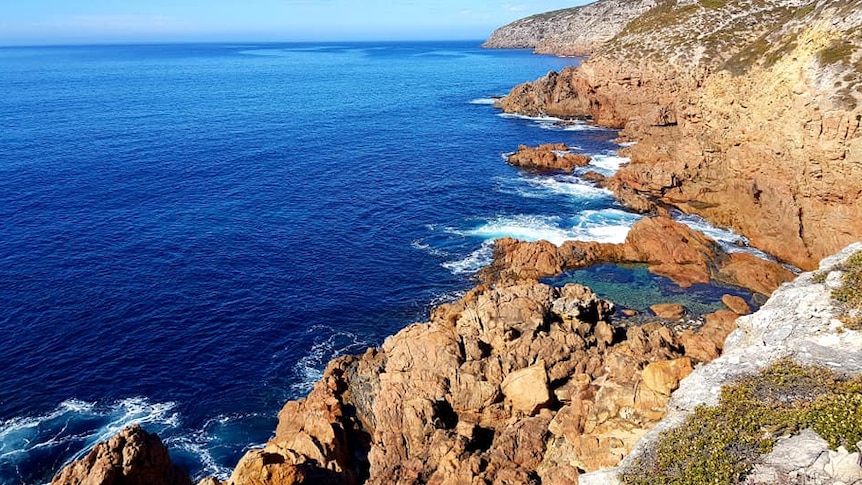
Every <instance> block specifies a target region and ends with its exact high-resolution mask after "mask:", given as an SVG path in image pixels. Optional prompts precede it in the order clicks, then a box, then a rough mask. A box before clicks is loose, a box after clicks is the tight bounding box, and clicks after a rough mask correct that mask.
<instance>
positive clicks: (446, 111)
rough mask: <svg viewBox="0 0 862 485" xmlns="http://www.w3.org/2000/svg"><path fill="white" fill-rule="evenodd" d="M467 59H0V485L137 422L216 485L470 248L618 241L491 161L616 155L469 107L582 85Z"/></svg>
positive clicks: (209, 48) (409, 316) (574, 196)
mask: <svg viewBox="0 0 862 485" xmlns="http://www.w3.org/2000/svg"><path fill="white" fill-rule="evenodd" d="M477 44H478V42H476V43H464V42H460V43H440V42H437V43H397V44H339V45H335V44H327V45H320V44H316V45H300V44H286V45H215V44H210V45H157V46H95V47H42V48H7V49H0V92H2V93H3V95H2V96H0V120H2V121H0V126H2V129H0V221H2V223H0V331H2V338H0V483H4V484H12V483H16V484H17V483H41V482H44V481H47V480H48V479H49V478H50V476H51V475H52V474H53V473H54V472H55V471H56V470H57V469H59V468H60V467H61V466H62V465H63V464H64V463H66V462H68V461H69V460H70V459H72V458H74V457H76V456H81V454H82V453H83V452H84V450H86V449H87V448H88V447H89V446H92V444H94V443H95V442H96V441H98V440H100V439H104V438H106V437H107V436H109V435H110V434H112V433H113V432H115V431H116V430H117V429H119V428H120V427H122V426H123V425H124V424H126V423H129V422H131V421H140V422H143V423H145V425H146V426H147V427H148V428H149V429H151V430H154V431H158V432H160V434H161V435H162V437H163V439H164V440H165V441H166V442H167V444H168V445H169V446H170V447H171V449H172V453H173V455H174V457H175V458H176V460H177V461H179V462H180V463H181V464H183V465H184V466H186V467H188V468H189V469H190V470H191V472H192V474H193V475H194V476H195V477H198V478H200V477H201V476H204V475H207V474H213V473H216V474H220V475H221V476H222V477H224V474H225V473H226V470H228V469H229V468H230V467H232V466H233V465H234V464H235V462H236V460H237V459H238V457H239V456H240V455H241V454H242V452H243V450H244V449H246V448H247V447H248V446H251V445H255V444H260V443H262V442H264V441H265V440H266V439H267V438H268V437H269V436H270V434H271V432H272V430H273V429H274V424H275V415H276V413H277V411H278V410H279V409H280V407H281V405H282V404H283V403H284V401H286V400H287V399H291V398H296V397H300V396H302V395H303V394H304V393H306V392H307V391H308V389H310V385H311V383H312V382H313V381H314V380H315V379H316V378H317V377H318V376H319V375H320V372H321V370H322V368H323V366H324V365H325V363H326V362H327V361H328V360H329V359H330V358H332V357H333V356H335V355H339V354H342V353H346V352H351V353H352V352H362V351H364V349H365V348H366V347H368V346H372V345H376V344H379V343H380V342H381V341H382V340H383V338H385V337H386V336H388V335H390V334H392V333H394V332H396V331H397V330H398V329H400V328H402V327H404V326H405V325H407V324H408V323H411V322H413V321H420V320H422V319H424V318H425V317H426V316H427V311H428V308H429V305H430V304H432V303H434V302H438V301H444V300H446V299H451V298H454V297H455V296H457V294H458V292H460V291H463V290H465V289H466V288H468V287H469V286H470V279H469V274H470V272H471V271H474V270H475V269H478V268H479V267H480V266H481V265H482V264H484V263H485V262H487V260H488V257H489V256H490V243H489V242H488V241H491V240H493V239H494V238H496V237H499V236H502V235H514V236H520V237H524V238H531V239H536V238H547V239H550V240H553V241H562V240H564V239H567V238H586V239H599V240H620V239H621V238H622V237H624V235H625V232H626V228H627V227H628V226H629V225H630V224H631V223H632V222H633V221H635V220H637V218H638V216H635V215H633V214H628V213H626V212H624V211H622V210H621V209H620V208H619V207H617V206H616V205H615V204H614V202H613V199H612V198H611V197H610V195H609V194H608V193H607V192H604V191H602V190H599V189H596V188H594V187H591V186H589V185H586V184H583V183H580V182H578V181H577V180H576V179H575V178H573V177H567V176H543V175H531V174H524V173H520V172H518V171H517V170H515V169H513V168H511V167H509V166H507V165H506V164H505V163H504V162H503V160H502V158H501V154H502V153H504V152H509V151H513V150H515V149H516V148H517V146H518V144H521V143H526V144H537V143H541V142H561V141H562V142H567V143H569V144H570V145H571V146H573V147H575V149H577V150H578V151H582V152H584V153H589V154H591V155H594V156H595V163H596V165H597V167H596V168H598V169H600V170H604V171H605V172H607V173H611V172H612V171H613V170H614V166H615V165H616V164H618V163H619V159H618V158H616V157H615V156H614V155H615V152H614V151H613V150H615V149H616V148H617V147H616V145H614V144H613V143H612V141H611V140H612V139H613V138H614V137H615V135H616V133H615V132H613V131H609V130H600V129H589V127H585V126H580V125H578V126H573V127H568V128H566V129H562V128H560V127H557V126H555V125H553V122H552V120H530V119H522V118H517V117H503V116H499V113H498V112H497V111H496V110H495V109H494V108H493V107H492V106H491V105H490V104H488V103H489V101H488V97H489V96H492V95H502V94H505V93H506V92H507V91H508V90H509V89H510V88H511V87H512V86H513V85H515V84H517V83H520V82H522V81H525V80H529V79H533V78H536V77H539V76H541V75H543V74H545V73H546V72H547V71H548V70H550V69H560V68H562V67H563V66H565V65H568V64H571V63H572V62H576V60H574V59H558V58H553V57H542V56H534V55H531V54H530V53H529V52H526V51H485V50H480V49H478V48H477V47H476V45H477Z"/></svg>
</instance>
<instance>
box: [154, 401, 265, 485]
mask: <svg viewBox="0 0 862 485" xmlns="http://www.w3.org/2000/svg"><path fill="white" fill-rule="evenodd" d="M254 417H256V415H255V414H247V415H224V414H222V415H218V416H216V417H214V418H210V419H208V420H206V422H205V423H204V424H203V426H202V427H201V428H200V429H198V430H196V431H194V432H191V433H186V434H183V435H180V436H173V437H170V438H168V439H166V440H165V445H166V446H168V447H169V448H171V449H177V450H182V451H184V452H186V453H188V454H189V455H193V456H196V457H197V458H198V460H200V464H201V465H202V468H201V469H200V470H199V471H198V472H197V473H196V475H195V477H192V478H193V480H194V481H198V480H201V479H203V478H205V477H210V476H213V477H216V478H218V479H219V480H222V481H227V480H228V478H230V474H231V472H232V469H231V468H230V467H229V466H225V465H221V464H219V463H218V461H217V460H216V458H215V457H214V456H213V454H212V452H211V450H212V449H214V448H217V447H218V446H219V445H220V444H221V443H224V439H223V438H221V434H222V433H220V431H222V428H223V427H224V426H226V425H228V424H231V423H235V422H236V421H238V420H243V419H246V418H254ZM254 446H257V445H247V446H246V447H245V449H244V450H243V451H246V450H247V449H250V448H252V447H254Z"/></svg>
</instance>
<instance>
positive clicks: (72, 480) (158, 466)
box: [51, 424, 192, 485]
mask: <svg viewBox="0 0 862 485" xmlns="http://www.w3.org/2000/svg"><path fill="white" fill-rule="evenodd" d="M191 483H192V481H191V478H189V475H188V473H186V472H185V471H184V470H182V469H180V468H178V467H177V466H176V465H174V464H173V462H172V461H171V458H170V456H169V454H168V450H167V448H165V445H163V444H162V441H161V440H160V439H159V437H158V436H157V435H155V434H151V433H148V432H146V431H145V430H144V429H143V428H141V426H140V425H138V424H135V425H132V426H128V427H126V428H124V429H123V430H122V431H120V432H119V433H118V434H116V435H114V436H113V437H112V438H111V439H109V440H108V441H105V442H102V443H99V444H97V445H96V446H95V447H94V448H93V450H92V451H90V453H88V454H87V456H85V457H84V458H81V459H80V460H78V461H75V462H72V463H70V464H69V465H67V466H66V467H65V468H64V469H63V470H61V471H60V473H58V474H57V475H56V476H54V479H53V480H51V485H79V484H86V485H154V484H159V485H191Z"/></svg>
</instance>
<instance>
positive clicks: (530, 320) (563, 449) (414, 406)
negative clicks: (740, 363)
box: [227, 281, 732, 485]
mask: <svg viewBox="0 0 862 485" xmlns="http://www.w3.org/2000/svg"><path fill="white" fill-rule="evenodd" d="M612 312H613V305H612V304H611V303H610V302H607V301H604V300H601V299H600V298H598V297H596V295H595V294H593V293H592V291H590V290H589V289H588V288H586V287H583V286H580V285H575V284H570V285H566V286H565V287H562V288H554V287H551V286H548V285H545V284H540V283H538V282H536V281H518V282H513V283H509V284H499V285H496V286H493V287H492V286H479V287H477V288H475V289H473V290H472V291H470V292H469V293H468V294H467V295H465V296H464V297H463V298H462V299H461V300H459V301H457V302H454V303H450V304H445V305H441V306H440V307H438V308H436V309H435V310H434V311H433V312H432V315H431V319H430V322H428V323H422V324H414V325H411V326H409V327H407V328H405V329H403V330H402V331H400V332H399V333H398V334H396V335H394V336H392V337H390V338H388V339H387V340H386V341H385V342H384V343H383V345H382V346H381V347H380V348H379V349H369V350H368V351H367V352H366V353H365V354H363V355H360V356H348V357H342V358H339V359H336V360H335V361H333V362H331V363H330V364H329V366H328V367H327V369H326V371H325V373H324V377H323V379H321V380H320V381H319V382H318V383H317V384H316V385H315V387H314V390H313V391H312V392H311V394H309V396H308V397H307V398H305V399H303V400H300V401H296V402H289V403H287V404H286V405H285V406H284V409H282V411H281V413H279V424H278V428H277V430H276V433H275V436H274V437H273V438H272V439H271V440H270V441H269V442H268V443H267V444H266V446H265V447H264V448H263V449H259V450H252V451H250V452H248V453H247V454H246V455H245V457H243V459H242V460H241V461H240V463H239V464H238V466H237V468H236V469H235V471H234V472H233V474H232V476H231V477H230V479H229V480H228V481H227V483H230V484H232V485H241V484H263V483H268V484H298V483H335V484H354V483H360V482H362V483H369V484H384V483H386V484H390V483H401V484H410V483H439V484H460V483H501V484H506V483H508V484H524V483H543V484H572V483H577V480H578V474H579V473H580V472H581V471H584V470H596V469H599V468H604V467H609V466H614V465H616V464H617V463H618V462H619V460H620V459H622V457H623V456H625V455H626V454H628V453H629V451H630V450H631V448H632V446H633V445H634V443H635V442H636V441H637V440H638V438H639V437H640V436H642V435H643V434H645V433H646V432H647V431H648V430H649V429H650V428H651V427H652V426H653V424H654V423H656V422H657V421H658V420H659V419H661V417H662V416H663V415H664V408H665V405H666V403H667V402H668V400H669V399H670V395H671V392H672V390H673V389H676V387H677V386H678V385H679V382H680V380H681V379H683V378H684V377H685V376H686V375H687V374H688V373H690V372H692V369H693V363H695V362H701V361H702V360H701V359H702V358H703V355H705V354H703V353H702V352H701V353H698V352H700V351H699V350H698V347H697V346H698V345H699V346H706V345H707V343H708V345H712V346H713V347H712V348H718V349H720V348H721V345H722V341H723V339H724V335H726V334H727V332H729V331H730V330H731V329H732V320H731V321H730V325H727V326H726V327H725V329H724V333H723V334H721V331H719V330H718V327H716V326H715V325H713V326H712V327H710V330H707V331H697V332H696V331H694V330H691V329H690V330H688V331H687V332H689V333H690V334H691V335H689V336H688V337H686V339H687V340H686V341H687V342H689V344H688V345H691V346H692V347H691V348H692V350H693V352H692V354H691V355H689V354H688V352H687V347H686V346H684V345H683V344H682V338H683V335H681V334H677V333H675V332H674V331H673V330H671V329H669V328H666V327H664V326H662V325H661V324H660V323H658V322H652V323H646V324H643V325H633V326H630V327H627V328H624V327H619V326H615V325H613V324H612V323H611V322H610V321H609V316H610V314H611V313H612ZM704 328H705V329H706V328H707V327H706V326H705V327H704ZM710 332H712V333H710Z"/></svg>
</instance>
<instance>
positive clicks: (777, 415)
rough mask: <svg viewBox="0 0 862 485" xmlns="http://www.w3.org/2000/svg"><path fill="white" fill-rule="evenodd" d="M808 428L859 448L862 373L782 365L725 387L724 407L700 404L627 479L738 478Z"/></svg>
mask: <svg viewBox="0 0 862 485" xmlns="http://www.w3.org/2000/svg"><path fill="white" fill-rule="evenodd" d="M860 254H862V253H860ZM859 259H860V260H862V258H859ZM805 428H811V429H813V430H814V431H815V432H816V433H817V434H818V435H820V436H821V437H822V438H823V439H825V440H826V441H827V442H828V443H829V446H830V448H832V449H836V448H838V447H839V446H843V447H845V448H848V449H849V448H850V447H851V446H852V447H855V444H856V443H858V442H859V441H860V440H862V376H858V375H857V376H854V377H849V378H848V377H845V376H842V375H840V374H838V373H836V372H834V371H832V370H830V369H827V368H824V367H820V366H806V365H801V364H798V363H796V362H793V361H791V360H786V359H785V360H780V361H778V362H775V363H773V364H772V365H771V366H769V367H768V368H766V369H765V370H763V371H761V372H760V373H759V374H757V375H753V376H749V377H745V378H743V379H740V380H739V381H737V382H735V383H733V384H730V385H728V386H725V387H724V388H723V389H722V391H721V397H720V400H719V404H718V405H717V406H699V407H697V408H696V409H695V412H694V414H692V415H691V416H689V417H688V418H687V419H686V421H685V422H684V423H683V424H682V425H681V426H679V427H677V428H674V429H672V430H669V431H667V432H665V433H663V434H662V435H661V437H660V439H659V440H658V441H657V442H656V443H655V445H654V446H653V447H652V448H651V449H649V450H648V451H647V452H646V453H644V455H642V456H641V457H640V458H639V459H637V460H635V462H634V463H633V464H632V465H631V466H630V467H629V468H628V469H627V470H626V471H625V472H624V473H623V474H622V475H621V480H622V483H624V484H626V485H647V484H650V485H655V484H659V485H662V484H667V485H672V484H686V483H738V482H739V480H740V479H741V478H743V477H744V476H745V475H746V473H748V472H749V471H750V470H751V469H752V467H753V466H754V464H755V463H756V461H757V459H758V458H759V457H760V456H761V455H763V454H766V453H769V452H770V451H771V450H772V448H773V446H774V445H775V443H776V441H777V440H778V439H779V438H781V437H783V436H788V435H792V434H795V433H798V432H799V431H800V430H802V429H805ZM682 450H685V452H681V451H682Z"/></svg>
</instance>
